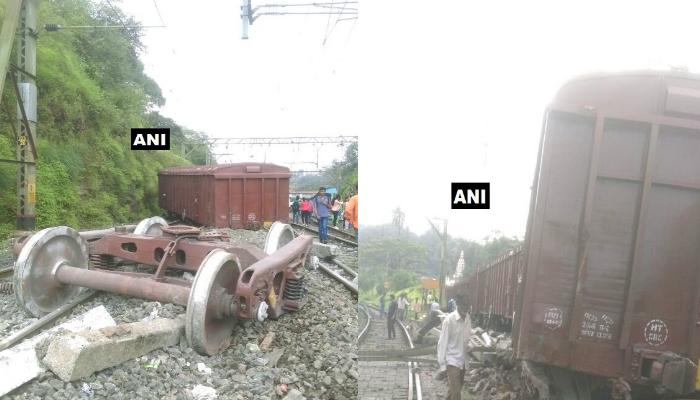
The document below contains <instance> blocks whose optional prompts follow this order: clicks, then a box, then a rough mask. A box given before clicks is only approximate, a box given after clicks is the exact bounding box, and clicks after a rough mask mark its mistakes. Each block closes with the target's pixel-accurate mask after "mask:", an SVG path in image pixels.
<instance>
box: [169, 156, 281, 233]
mask: <svg viewBox="0 0 700 400" xmlns="http://www.w3.org/2000/svg"><path fill="white" fill-rule="evenodd" d="M290 176H291V173H290V172H289V169H288V168H285V167H282V166H278V165H274V164H262V163H241V164H226V165H215V166H196V167H174V168H167V169H165V170H163V171H161V172H160V174H159V188H160V198H159V205H160V206H161V208H163V209H165V210H167V211H168V212H170V213H172V214H175V215H177V216H180V217H184V218H185V219H187V220H191V221H194V222H196V223H198V224H201V225H208V226H213V227H217V228H227V227H230V228H244V227H246V226H248V225H250V224H253V223H263V222H268V221H284V222H286V221H287V220H288V219H289V213H288V205H287V201H288V198H289V178H290Z"/></svg>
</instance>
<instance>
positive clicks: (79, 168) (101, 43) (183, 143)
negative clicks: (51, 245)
mask: <svg viewBox="0 0 700 400" xmlns="http://www.w3.org/2000/svg"><path fill="white" fill-rule="evenodd" d="M3 3H4V2H3ZM0 12H2V10H0ZM0 21H1V19H0ZM45 23H57V24H61V25H64V26H68V25H122V24H124V25H126V26H132V25H138V22H136V21H135V20H133V19H132V18H131V17H127V16H126V15H124V14H123V13H122V12H121V11H120V10H118V9H116V8H113V7H112V6H111V4H105V3H102V2H100V3H97V2H94V1H90V0H62V1H41V2H40V15H39V26H43V25H44V24H45ZM141 33H142V31H141V30H140V29H138V28H129V29H100V30H97V29H95V30H91V29H80V30H78V29H76V30H71V29H64V30H60V31H58V32H46V31H44V30H43V29H42V30H41V31H40V33H39V38H38V49H37V87H38V93H39V101H38V120H39V121H38V128H37V133H38V153H39V159H38V164H37V170H38V172H37V212H36V216H37V227H38V228H41V227H46V226H55V225H69V226H73V227H77V228H81V227H98V226H106V225H110V224H113V223H118V222H126V221H134V220H137V219H139V218H142V217H146V216H150V215H153V214H158V213H159V212H160V210H159V208H158V205H157V190H158V188H157V185H158V183H157V173H158V170H160V169H162V168H163V167H167V166H172V165H183V164H188V163H191V162H194V163H199V164H201V163H203V162H204V159H205V158H206V151H207V150H206V149H207V148H206V147H205V146H201V142H202V134H201V133H198V132H193V131H191V130H188V129H186V128H183V127H181V126H178V125H177V124H176V123H175V121H173V120H171V119H169V118H166V117H164V116H162V115H160V114H159V113H158V111H157V110H158V108H159V107H160V106H162V105H163V104H164V103H165V98H164V97H163V95H162V93H161V90H160V88H159V87H158V85H157V84H156V82H155V81H153V80H152V79H151V78H150V77H148V76H146V74H145V73H144V68H143V64H142V63H141V61H140V60H139V54H140V52H142V51H144V46H143V44H142V42H141V40H140V36H141ZM15 58H16V56H15V55H14V54H13V58H12V59H13V60H14V59H15ZM9 82H10V81H8V84H6V85H5V90H4V93H2V99H1V102H2V103H0V106H1V107H0V111H2V112H0V158H3V159H14V158H15V148H16V146H15V140H16V139H15V137H14V133H13V130H12V127H11V125H10V124H13V123H15V121H14V118H15V116H14V115H7V113H5V112H4V110H5V109H10V110H13V111H12V113H14V103H15V101H16V100H15V96H14V91H13V90H11V86H10V84H9ZM150 126H161V127H170V128H171V151H131V150H130V147H129V140H130V128H132V127H150ZM190 149H195V150H193V151H190ZM185 154H186V155H187V156H185ZM16 182H17V167H16V166H15V165H12V164H3V163H0V237H2V236H6V235H7V234H8V232H10V231H12V230H13V229H14V223H15V222H14V221H15V210H16V189H17V187H16V186H17V183H16Z"/></svg>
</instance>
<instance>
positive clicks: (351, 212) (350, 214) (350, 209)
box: [343, 190, 360, 240]
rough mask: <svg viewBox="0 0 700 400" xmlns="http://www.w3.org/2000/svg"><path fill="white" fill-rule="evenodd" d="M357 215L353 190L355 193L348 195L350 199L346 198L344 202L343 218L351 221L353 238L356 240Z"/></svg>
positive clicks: (355, 197)
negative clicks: (353, 231) (353, 230)
mask: <svg viewBox="0 0 700 400" xmlns="http://www.w3.org/2000/svg"><path fill="white" fill-rule="evenodd" d="M357 216H358V211H357V190H355V195H354V196H352V197H350V200H348V202H347V203H346V204H345V212H343V218H345V219H347V220H348V221H350V223H352V227H353V228H354V229H355V240H358V235H357V233H358V231H359V229H360V225H359V224H358V221H357Z"/></svg>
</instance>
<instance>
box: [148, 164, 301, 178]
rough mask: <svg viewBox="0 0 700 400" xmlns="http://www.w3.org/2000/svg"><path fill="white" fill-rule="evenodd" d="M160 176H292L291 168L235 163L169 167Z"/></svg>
mask: <svg viewBox="0 0 700 400" xmlns="http://www.w3.org/2000/svg"><path fill="white" fill-rule="evenodd" d="M159 174H160V175H213V176H220V177H223V176H242V175H246V176H249V175H254V176H255V175H262V174H264V175H276V176H279V177H280V178H289V177H290V176H291V175H292V174H291V172H290V171H289V168H287V167H283V166H281V165H276V164H266V163H234V164H219V165H194V166H187V167H169V168H165V169H163V170H161V171H160V173H159Z"/></svg>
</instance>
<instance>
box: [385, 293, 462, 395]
mask: <svg viewBox="0 0 700 400" xmlns="http://www.w3.org/2000/svg"><path fill="white" fill-rule="evenodd" d="M422 302H423V303H424V304H425V305H426V306H428V307H429V309H430V311H429V313H428V315H427V316H426V318H425V320H424V324H423V326H422V327H421V329H420V330H419V332H418V335H417V337H416V339H414V341H415V342H417V343H420V342H421V341H422V339H423V336H424V335H425V334H426V333H428V332H429V331H430V330H431V329H432V328H435V327H438V326H440V327H441V328H440V338H439V340H438V344H437V361H438V366H439V369H440V371H439V373H438V374H437V377H436V378H437V379H438V380H445V379H447V385H448V394H447V398H448V399H450V400H459V399H461V392H462V383H463V382H464V374H465V371H466V369H467V366H468V365H469V360H468V357H467V353H468V351H469V339H470V337H471V332H472V326H471V318H470V316H469V304H468V302H467V299H466V297H460V298H458V299H456V300H455V299H450V300H449V301H448V302H447V312H443V311H442V310H441V309H440V305H439V303H438V301H437V298H436V297H435V295H434V294H433V293H431V292H428V291H427V290H426V291H424V292H423V296H422ZM415 304H418V301H417V300H416V302H415ZM409 305H410V302H409V301H408V296H407V295H406V294H405V293H401V294H399V296H398V298H396V297H395V296H394V295H393V294H389V307H388V309H387V311H386V319H387V340H391V339H394V338H396V332H395V327H394V325H395V324H396V320H397V319H400V320H402V321H403V320H404V318H405V317H406V311H407V310H408V306H409ZM384 306H385V294H382V295H381V296H380V298H379V311H380V316H381V317H383V316H384V315H385V312H384Z"/></svg>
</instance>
